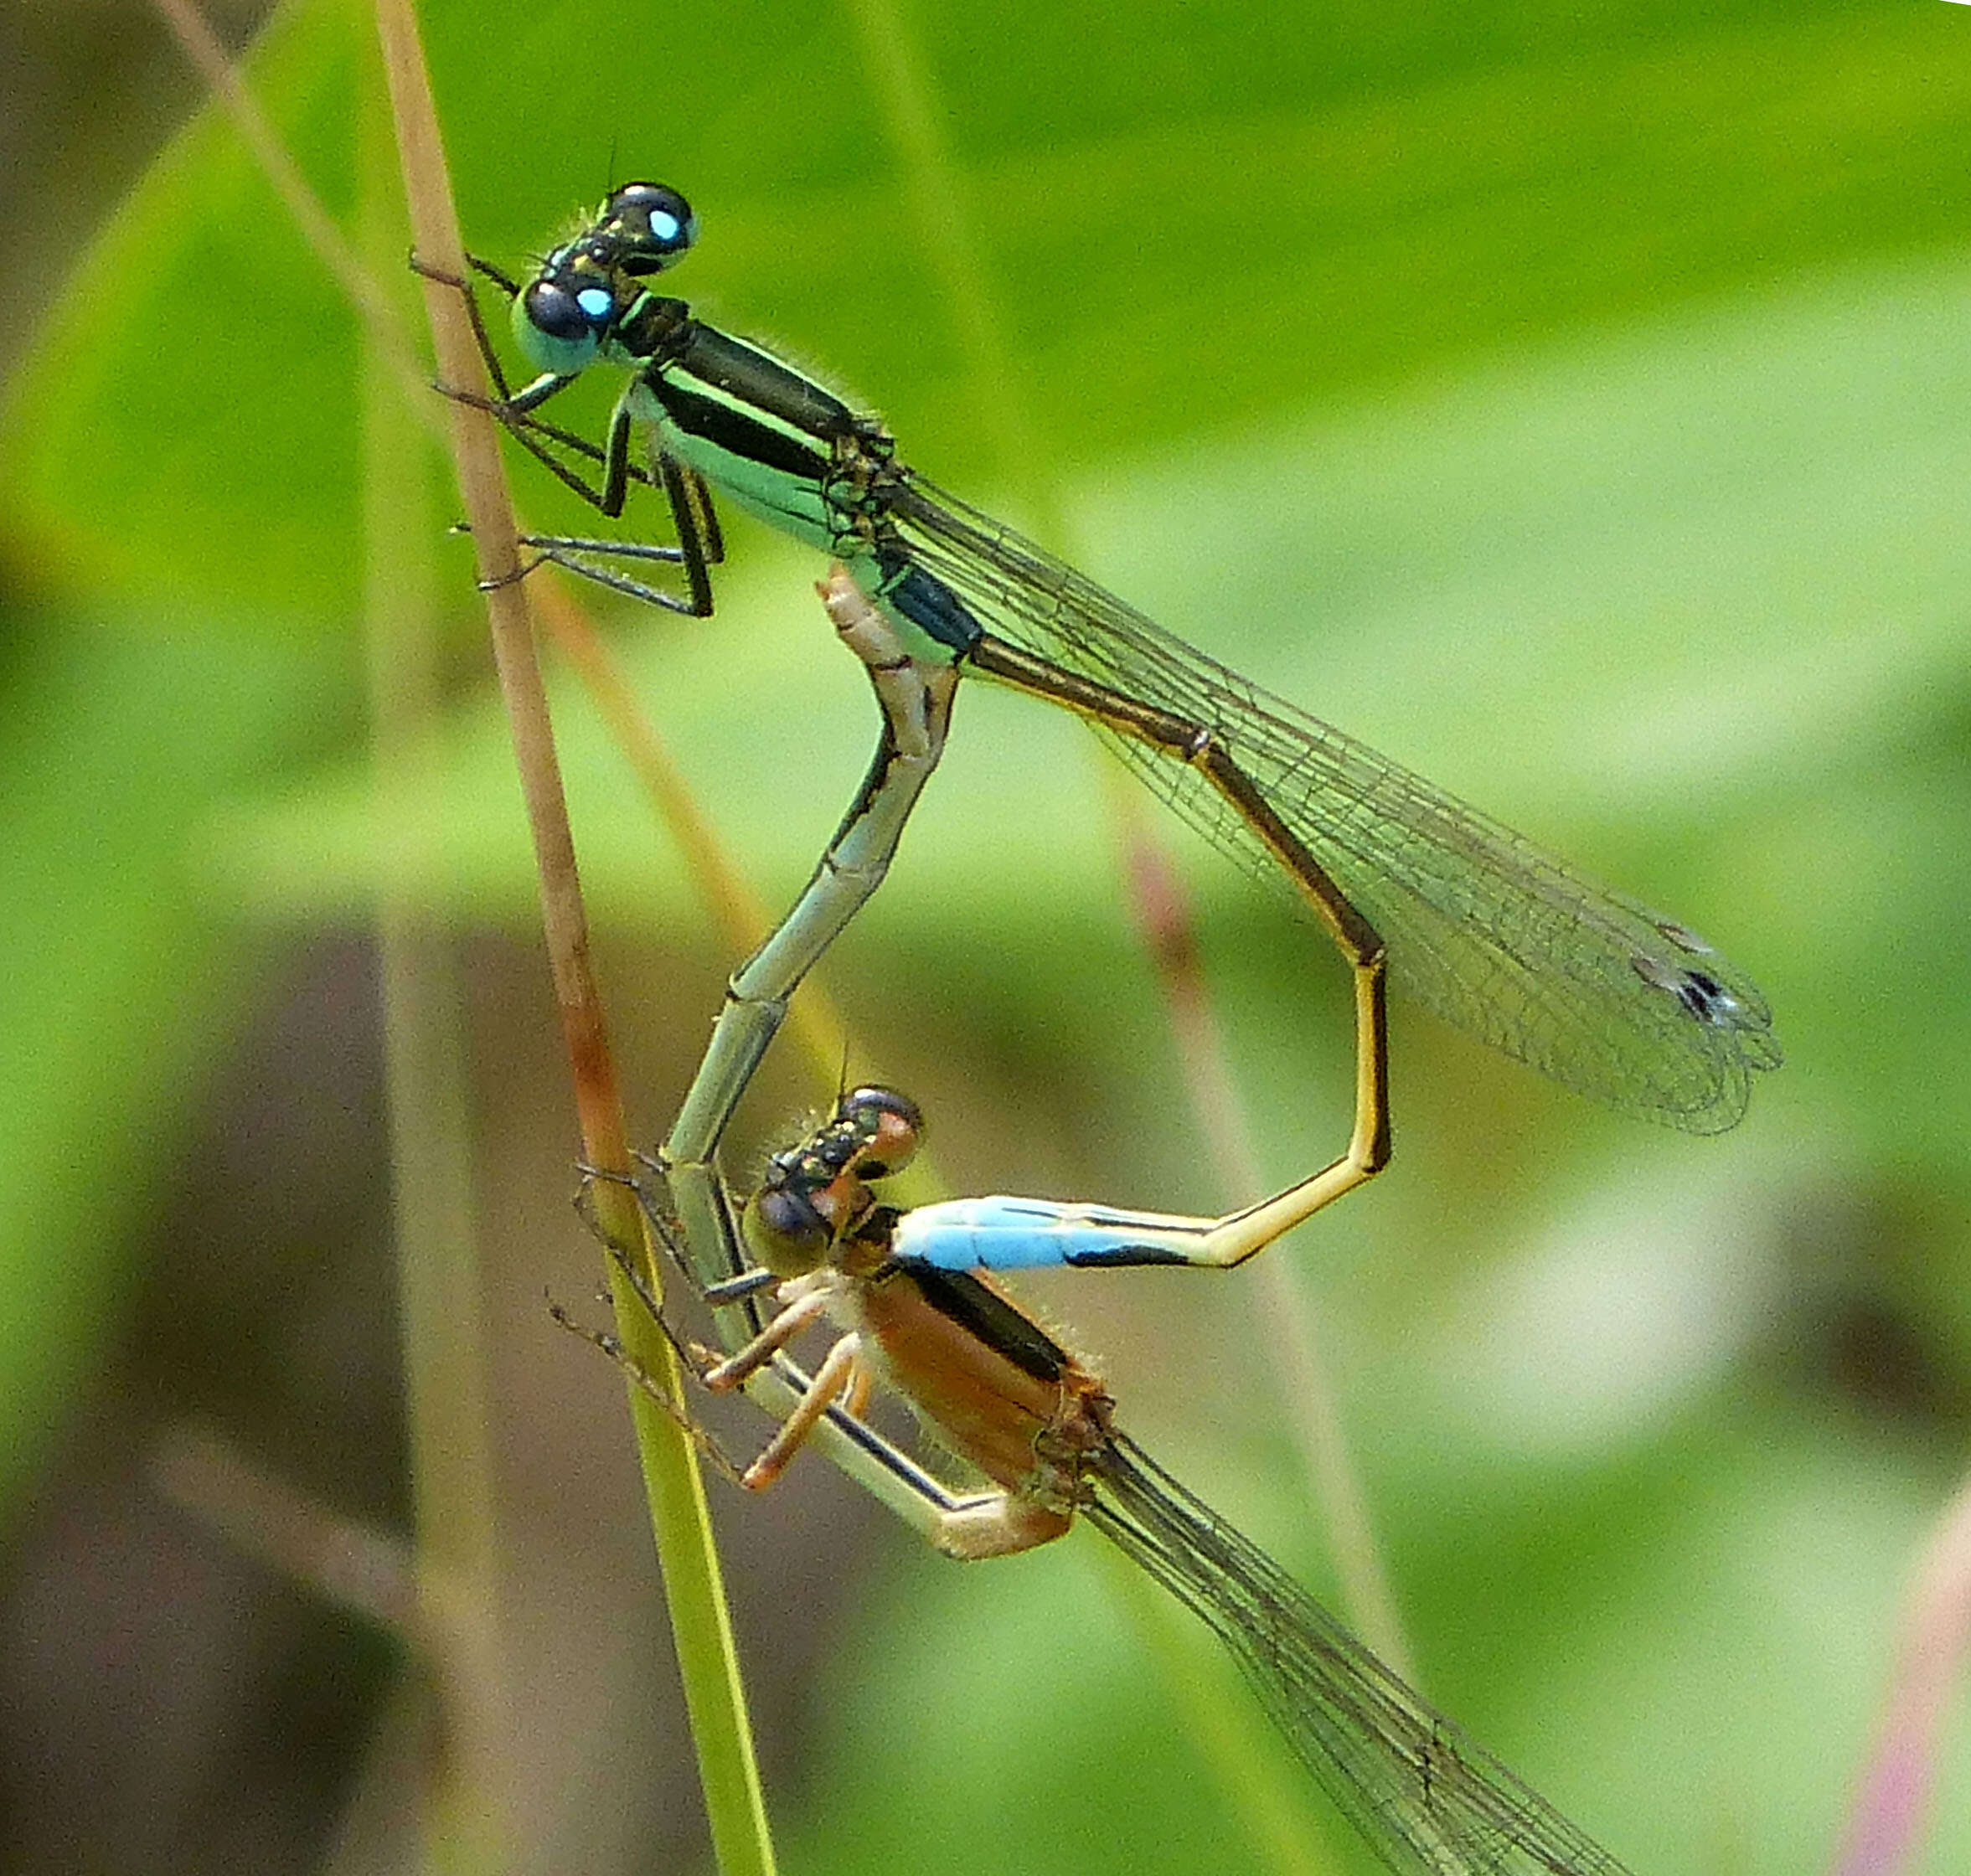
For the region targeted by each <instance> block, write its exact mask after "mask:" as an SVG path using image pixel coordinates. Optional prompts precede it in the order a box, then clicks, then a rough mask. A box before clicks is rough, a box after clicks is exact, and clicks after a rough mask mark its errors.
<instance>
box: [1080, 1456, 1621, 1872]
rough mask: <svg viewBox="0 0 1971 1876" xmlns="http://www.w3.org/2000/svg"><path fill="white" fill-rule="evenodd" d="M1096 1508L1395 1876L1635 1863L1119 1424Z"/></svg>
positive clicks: (1091, 1514) (1096, 1462) (1098, 1465)
mask: <svg viewBox="0 0 1971 1876" xmlns="http://www.w3.org/2000/svg"><path fill="white" fill-rule="evenodd" d="M1087 1471H1088V1474H1089V1476H1090V1477H1091V1480H1092V1482H1093V1483H1094V1487H1095V1491H1094V1494H1093V1500H1092V1502H1091V1503H1090V1504H1088V1505H1086V1507H1083V1509H1084V1511H1085V1513H1086V1516H1087V1518H1089V1520H1090V1522H1091V1523H1094V1524H1095V1525H1096V1527H1097V1528H1100V1529H1101V1530H1102V1532H1103V1533H1104V1534H1105V1535H1107V1537H1109V1538H1111V1539H1112V1540H1113V1541H1114V1542H1115V1543H1116V1544H1118V1545H1120V1546H1121V1548H1122V1549H1124V1550H1125V1551H1127V1553H1128V1554H1129V1555H1130V1556H1131V1557H1132V1558H1133V1559H1135V1560H1136V1561H1137V1562H1138V1563H1139V1564H1142V1565H1143V1568H1144V1569H1146V1570H1148V1572H1149V1574H1151V1575H1153V1577H1155V1578H1156V1579H1157V1580H1158V1582H1160V1583H1162V1584H1163V1585H1164V1587H1165V1588H1166V1589H1168V1590H1170V1591H1171V1593H1172V1594H1173V1595H1175V1596H1177V1597H1178V1599H1179V1600H1180V1601H1182V1602H1184V1604H1186V1605H1188V1606H1189V1608H1190V1609H1191V1610H1192V1611H1194V1612H1195V1613H1196V1614H1197V1615H1198V1616H1200V1618H1201V1619H1202V1620H1203V1621H1205V1624H1206V1625H1207V1626H1209V1627H1210V1629H1211V1631H1212V1632H1213V1633H1214V1634H1215V1635H1216V1636H1218V1638H1219V1640H1220V1641H1221V1642H1223V1643H1224V1644H1225V1648H1226V1650H1227V1651H1228V1652H1230V1653H1231V1657H1232V1658H1233V1659H1234V1660H1235V1661H1236V1662H1237V1663H1238V1665H1239V1669H1240V1672H1241V1673H1243V1674H1244V1675H1245V1677H1246V1682H1247V1683H1248V1684H1249V1685H1250V1686H1251V1688H1252V1690H1253V1692H1254V1693H1256V1695H1257V1696H1258V1698H1259V1702H1260V1704H1261V1705H1262V1706H1263V1707H1264V1708H1266V1709H1267V1714H1268V1716H1269V1717H1270V1718H1271V1719H1272V1721H1273V1723H1274V1724H1275V1725H1277V1727H1278V1728H1279V1729H1280V1730H1281V1732H1282V1734H1284V1735H1285V1736H1286V1739H1287V1744H1288V1745H1291V1746H1292V1747H1293V1750H1294V1752H1295V1754H1296V1755H1298V1758H1299V1759H1300V1760H1301V1762H1302V1763H1303V1765H1306V1766H1307V1768H1308V1770H1310V1771H1311V1772H1312V1773H1313V1775H1314V1776H1315V1778H1316V1780H1317V1781H1318V1782H1319V1784H1320V1786H1321V1788H1322V1789H1323V1791H1326V1792H1327V1794H1328V1796H1329V1797H1330V1798H1331V1799H1332V1800H1333V1801H1334V1804H1335V1805H1336V1806H1337V1807H1338V1808H1339V1810H1340V1811H1341V1812H1343V1813H1344V1815H1345V1816H1346V1817H1348V1818H1349V1822H1352V1823H1353V1824H1354V1826H1355V1827H1356V1829H1358V1830H1359V1831H1360V1832H1361V1833H1362V1835H1363V1837H1365V1839H1366V1840H1367V1842H1369V1844H1370V1847H1371V1848H1374V1850H1375V1853H1376V1854H1377V1855H1378V1856H1379V1857H1380V1858H1382V1860H1383V1862H1384V1863H1386V1864H1387V1865H1388V1866H1389V1868H1391V1869H1392V1870H1394V1871H1396V1873H1397V1876H1628V1872H1627V1871H1626V1870H1625V1869H1624V1868H1623V1865H1622V1864H1620V1863H1618V1862H1617V1861H1616V1860H1615V1858H1613V1857H1612V1856H1610V1855H1609V1854H1608V1853H1607V1851H1606V1850H1604V1849H1602V1848H1601V1847H1600V1845H1598V1844H1597V1843H1596V1842H1594V1841H1593V1840H1592V1838H1591V1837H1588V1836H1587V1833H1586V1832H1583V1831H1581V1830H1580V1829H1578V1828H1577V1827H1576V1826H1574V1825H1573V1824H1571V1823H1570V1822H1568V1821H1567V1820H1566V1818H1565V1817H1562V1816H1561V1814H1560V1812H1557V1811H1556V1810H1555V1809H1554V1807H1553V1806H1551V1805H1550V1804H1549V1803H1548V1802H1547V1801H1546V1800H1545V1798H1543V1797H1541V1796H1540V1794H1539V1793H1538V1792H1537V1791H1534V1790H1532V1789H1531V1787H1530V1786H1527V1785H1525V1784H1524V1783H1522V1782H1521V1781H1520V1779H1519V1778H1518V1777H1517V1776H1515V1775H1514V1773H1513V1772H1512V1771H1511V1770H1509V1769H1508V1768H1507V1767H1506V1766H1504V1765H1501V1764H1500V1763H1499V1760H1496V1759H1494V1757H1493V1756H1492V1755H1491V1754H1490V1753H1489V1752H1487V1751H1486V1750H1484V1748H1483V1746H1480V1745H1477V1744H1476V1743H1475V1742H1474V1741H1473V1740H1472V1739H1468V1738H1467V1737H1466V1736H1465V1734H1463V1732H1462V1731H1461V1730H1460V1729H1458V1726H1456V1725H1455V1724H1453V1723H1452V1721H1450V1720H1448V1719H1445V1718H1444V1716H1443V1715H1442V1714H1439V1713H1437V1712H1436V1711H1435V1710H1434V1709H1433V1708H1432V1707H1431V1705H1430V1704H1429V1703H1428V1702H1427V1701H1426V1700H1425V1699H1424V1698H1423V1696H1422V1695H1421V1694H1420V1693H1417V1692H1416V1690H1415V1689H1414V1688H1411V1687H1409V1686H1408V1685H1406V1683H1404V1682H1403V1681H1401V1680H1400V1679H1398V1678H1397V1677H1396V1675H1395V1674H1393V1673H1391V1672H1390V1670H1389V1669H1388V1668H1386V1667H1384V1666H1383V1664H1382V1663H1381V1662H1380V1661H1378V1660H1377V1659H1376V1658H1375V1656H1374V1655H1372V1654H1371V1653H1370V1652H1369V1650H1368V1649H1367V1648H1365V1647H1363V1646H1362V1644H1361V1643H1360V1641H1357V1640H1356V1639H1355V1638H1354V1636H1352V1635H1350V1634H1349V1631H1347V1630H1346V1629H1345V1628H1344V1627H1343V1626H1341V1624H1340V1623H1339V1622H1338V1621H1336V1620H1335V1619H1334V1616H1331V1615H1329V1613H1328V1611H1326V1610H1325V1609H1323V1608H1322V1606H1321V1605H1320V1604H1318V1602H1316V1601H1315V1600H1314V1599H1313V1597H1312V1596H1310V1595H1308V1593H1307V1591H1306V1590H1303V1589H1302V1588H1301V1587H1300V1585H1298V1583H1296V1582H1295V1581H1294V1580H1293V1578H1292V1577H1290V1576H1288V1575H1287V1573H1286V1572H1285V1571H1284V1570H1283V1569H1281V1568H1280V1566H1279V1565H1278V1564H1276V1563H1275V1562H1274V1561H1273V1560H1272V1558H1270V1557H1268V1556H1267V1555H1266V1554H1265V1553H1264V1552H1263V1551H1262V1550H1261V1549H1259V1548H1258V1547H1257V1546H1256V1545H1255V1544H1253V1543H1252V1542H1251V1540H1250V1539H1249V1538H1246V1537H1243V1536H1241V1534H1240V1533H1238V1532H1237V1531H1236V1530H1234V1529H1233V1528H1231V1526H1230V1525H1229V1524H1227V1523H1225V1520H1224V1519H1223V1518H1220V1517H1219V1516H1218V1514H1217V1513H1215V1512H1214V1511H1213V1510H1212V1509H1211V1507H1210V1506H1209V1505H1206V1504H1205V1503H1204V1502H1202V1501H1200V1499H1198V1498H1195V1497H1193V1496H1192V1495H1191V1494H1190V1492H1188V1491H1186V1490H1185V1489H1184V1487H1183V1486H1181V1485H1179V1483H1178V1482H1177V1481H1176V1480H1175V1479H1174V1478H1172V1477H1170V1475H1169V1473H1168V1472H1166V1471H1164V1469H1163V1467H1161V1466H1158V1464H1157V1463H1156V1461H1153V1459H1151V1458H1150V1457H1149V1456H1148V1454H1146V1453H1145V1452H1143V1450H1142V1449H1141V1448H1140V1447H1139V1446H1137V1445H1136V1444H1135V1442H1134V1441H1133V1440H1128V1439H1127V1438H1125V1437H1124V1436H1123V1435H1120V1434H1117V1435H1112V1438H1111V1440H1110V1441H1109V1442H1108V1443H1107V1445H1106V1446H1103V1447H1102V1448H1101V1449H1100V1450H1099V1451H1096V1453H1095V1454H1093V1455H1092V1456H1091V1457H1090V1458H1089V1460H1088V1461H1087Z"/></svg>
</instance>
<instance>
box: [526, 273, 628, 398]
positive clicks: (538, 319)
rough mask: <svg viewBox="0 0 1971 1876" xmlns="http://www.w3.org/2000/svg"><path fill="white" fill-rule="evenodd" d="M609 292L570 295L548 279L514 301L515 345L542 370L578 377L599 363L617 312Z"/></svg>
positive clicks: (535, 283)
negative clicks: (611, 318) (606, 333)
mask: <svg viewBox="0 0 1971 1876" xmlns="http://www.w3.org/2000/svg"><path fill="white" fill-rule="evenodd" d="M615 304H616V302H615V299H614V297H613V296H611V293H610V292H609V291H608V290H607V289H606V287H599V286H587V287H582V288H580V289H577V290H575V291H570V289H569V288H568V286H566V285H565V284H564V283H563V282H562V281H558V280H556V279H555V278H554V277H553V276H551V275H545V274H544V275H543V276H541V277H540V278H539V280H536V281H533V282H532V283H531V284H530V285H529V286H528V287H526V289H525V290H524V291H522V292H520V293H519V294H517V295H515V296H514V299H513V343H515V344H516V345H518V346H519V348H520V350H521V352H522V353H524V355H525V357H526V358H527V362H528V363H529V364H531V365H532V366H533V367H534V369H535V370H537V371H551V372H552V373H554V374H555V376H556V377H557V378H572V377H574V376H575V374H576V373H577V372H579V371H583V370H586V368H588V367H589V366H590V365H591V364H593V363H595V361H596V353H598V352H599V351H601V345H602V331H603V328H604V327H606V325H607V323H608V320H609V315H610V313H611V311H612V310H613V308H614V307H615Z"/></svg>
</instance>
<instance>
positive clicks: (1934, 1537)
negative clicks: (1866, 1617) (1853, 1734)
mask: <svg viewBox="0 0 1971 1876" xmlns="http://www.w3.org/2000/svg"><path fill="white" fill-rule="evenodd" d="M1897 1631H1898V1632H1897V1637H1896V1665H1895V1667H1894V1669H1893V1670H1892V1672H1891V1676H1890V1681H1889V1690H1888V1698H1887V1699H1886V1703H1885V1708H1884V1712H1883V1714H1882V1719H1881V1726H1880V1728H1879V1729H1878V1730H1877V1733H1876V1742H1875V1745H1874V1748H1873V1750H1871V1751H1870V1755H1869V1759H1868V1763H1867V1765H1865V1767H1864V1769H1863V1772H1862V1776H1861V1781H1860V1790H1859V1791H1857V1792H1856V1794H1855V1802H1854V1804H1853V1806H1851V1807H1850V1811H1849V1814H1848V1820H1847V1823H1846V1826H1845V1829H1844V1831H1843V1833H1842V1842H1841V1848H1840V1853H1839V1855H1838V1856H1837V1857H1836V1858H1834V1866H1833V1867H1834V1876H1898V1873H1899V1872H1901V1871H1903V1870H1906V1869H1909V1868H1913V1867H1914V1866H1915V1864H1916V1859H1917V1853H1918V1852H1919V1850H1920V1849H1921V1848H1922V1837H1923V1830H1924V1827H1925V1825H1926V1824H1927V1822H1928V1821H1929V1808H1930V1793H1931V1788H1932V1786H1933V1785H1934V1783H1935V1782H1936V1778H1937V1761H1938V1760H1939V1759H1940V1758H1941V1757H1942V1755H1943V1751H1944V1748H1945V1746H1946V1745H1947V1744H1948V1739H1947V1733H1948V1726H1949V1723H1950V1722H1951V1721H1952V1720H1953V1719H1954V1718H1956V1717H1957V1715H1956V1708H1957V1707H1958V1703H1959V1697H1960V1690H1961V1688H1962V1686H1963V1678H1964V1663H1965V1657H1966V1656H1967V1654H1971V1485H1968V1486H1965V1487H1963V1488H1961V1489H1960V1490H1959V1492H1958V1495H1957V1497H1955V1498H1953V1500H1952V1501H1951V1502H1950V1504H1949V1505H1948V1507H1946V1508H1945V1511H1944V1514H1943V1517H1942V1518H1940V1519H1939V1520H1938V1521H1937V1527H1936V1528H1935V1529H1934V1531H1932V1533H1931V1537H1930V1540H1929V1542H1928V1543H1927V1544H1925V1546H1924V1547H1923V1554H1922V1557H1921V1558H1920V1559H1918V1561H1917V1568H1916V1571H1915V1574H1914V1577H1913V1580H1912V1582H1911V1584H1910V1586H1909V1589H1908V1590H1907V1593H1906V1595H1905V1596H1904V1598H1903V1606H1902V1612H1901V1620H1900V1621H1899V1622H1898V1624H1897Z"/></svg>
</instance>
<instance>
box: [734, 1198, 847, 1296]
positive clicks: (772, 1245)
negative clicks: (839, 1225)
mask: <svg viewBox="0 0 1971 1876" xmlns="http://www.w3.org/2000/svg"><path fill="white" fill-rule="evenodd" d="M740 1226H741V1229H743V1230H744V1231H745V1233H746V1245H747V1247H748V1248H749V1249H750V1250H751V1252H752V1254H753V1255H754V1256H756V1258H758V1259H759V1260H760V1261H761V1263H762V1264H764V1265H766V1268H767V1269H768V1270H771V1271H772V1272H773V1273H774V1274H775V1275H776V1276H802V1275H803V1274H805V1273H806V1272H807V1271H808V1270H814V1269H816V1268H818V1266H819V1265H823V1264H825V1263H826V1262H827V1261H828V1252H829V1250H831V1249H832V1248H833V1245H834V1233H833V1231H832V1230H831V1229H829V1227H828V1221H827V1219H824V1218H823V1216H822V1215H821V1214H820V1213H819V1212H818V1211H817V1210H816V1209H815V1208H814V1206H813V1204H812V1203H810V1202H809V1200H808V1198H807V1194H806V1193H802V1192H797V1191H792V1190H788V1189H787V1188H776V1187H772V1186H769V1187H767V1188H766V1189H765V1190H764V1191H762V1192H758V1193H755V1194H754V1195H753V1198H752V1199H751V1203H749V1204H748V1205H747V1206H746V1211H745V1213H744V1214H743V1215H742V1217H741V1219H740Z"/></svg>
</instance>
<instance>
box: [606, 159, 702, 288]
mask: <svg viewBox="0 0 1971 1876" xmlns="http://www.w3.org/2000/svg"><path fill="white" fill-rule="evenodd" d="M596 227H597V229H598V230H599V231H600V232H602V233H606V234H607V235H612V236H614V237H615V239H616V240H617V241H619V242H620V243H621V244H622V247H621V250H620V252H619V253H618V255H617V265H618V266H620V267H621V268H622V271H624V272H625V273H627V274H633V275H636V276H638V277H639V278H641V277H642V276H646V275H649V274H658V273H662V272H663V270H664V269H665V268H667V267H670V266H674V265H676V264H677V263H678V261H679V260H682V259H683V258H684V255H686V254H687V253H688V252H689V250H690V247H691V244H692V243H693V242H694V241H695V240H697V239H698V217H697V216H695V215H694V214H692V212H691V204H689V202H687V201H686V200H685V199H684V197H683V196H681V195H679V194H678V192H677V191H676V190H675V189H673V188H665V186H664V185H663V183H625V184H624V185H623V186H622V188H620V189H618V190H617V192H616V193H615V194H614V195H612V196H611V197H610V198H609V199H608V200H607V201H606V202H605V203H604V204H602V212H601V217H600V219H598V221H597V223H596Z"/></svg>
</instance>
